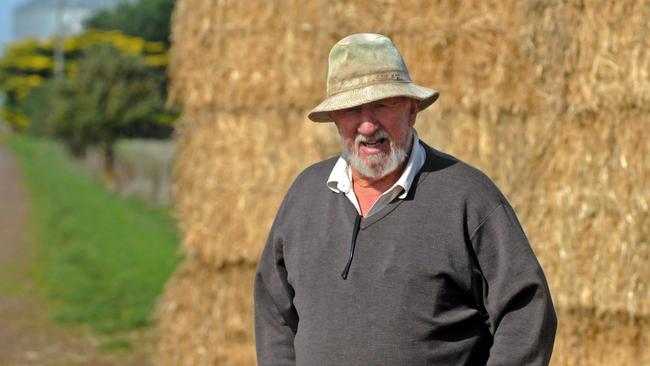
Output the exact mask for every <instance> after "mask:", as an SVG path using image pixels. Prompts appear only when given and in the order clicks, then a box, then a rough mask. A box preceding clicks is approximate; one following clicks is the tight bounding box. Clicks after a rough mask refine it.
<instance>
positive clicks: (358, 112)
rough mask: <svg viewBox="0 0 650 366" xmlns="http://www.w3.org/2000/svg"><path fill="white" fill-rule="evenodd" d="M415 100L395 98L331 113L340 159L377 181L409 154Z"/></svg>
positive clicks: (415, 108)
mask: <svg viewBox="0 0 650 366" xmlns="http://www.w3.org/2000/svg"><path fill="white" fill-rule="evenodd" d="M417 112H418V104H417V101H416V100H414V99H410V98H405V97H395V98H387V99H382V100H378V101H375V102H371V103H366V104H362V105H360V106H358V107H353V108H348V109H342V110H338V111H334V112H331V117H332V119H333V120H334V123H335V124H336V127H337V128H338V130H339V134H340V135H341V140H342V145H343V157H344V158H345V159H346V160H347V161H348V163H349V164H350V165H351V166H352V169H353V170H355V171H356V172H357V173H359V174H361V175H362V176H364V177H366V178H371V179H380V178H382V177H384V176H386V175H387V174H389V173H391V172H393V171H394V170H395V169H397V168H398V167H399V166H400V164H401V163H402V162H404V160H405V159H406V157H407V156H408V154H409V151H410V147H411V140H412V134H413V131H412V129H411V127H412V126H413V125H414V124H415V116H416V115H417Z"/></svg>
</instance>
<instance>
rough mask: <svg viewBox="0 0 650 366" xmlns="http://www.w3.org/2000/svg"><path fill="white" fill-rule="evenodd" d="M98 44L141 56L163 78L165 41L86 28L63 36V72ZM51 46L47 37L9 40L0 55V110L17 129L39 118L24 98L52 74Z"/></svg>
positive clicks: (73, 68) (71, 69)
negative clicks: (32, 114)
mask: <svg viewBox="0 0 650 366" xmlns="http://www.w3.org/2000/svg"><path fill="white" fill-rule="evenodd" d="M102 44H104V45H112V46H113V47H114V48H117V49H119V50H120V52H122V53H125V54H131V55H142V56H144V59H145V62H146V63H147V65H148V66H149V68H150V69H151V70H152V71H153V72H155V73H157V74H158V77H160V78H165V67H166V65H167V58H168V55H167V52H166V51H167V50H166V47H165V45H164V44H163V43H161V42H147V41H145V40H144V39H142V38H138V37H131V36H127V35H125V34H123V33H122V32H119V31H88V32H84V33H82V34H78V35H74V36H71V37H68V38H66V39H65V40H64V49H65V59H66V75H68V76H70V75H72V74H74V73H75V72H76V70H77V62H78V60H79V58H80V57H81V56H82V55H83V54H84V50H85V49H87V48H89V47H92V46H94V45H102ZM52 47H53V45H52V41H51V40H46V41H39V40H36V39H27V40H23V41H20V42H14V43H11V44H10V45H9V46H8V47H7V49H6V50H5V53H4V55H2V57H1V58H0V92H2V93H3V94H4V97H5V98H4V104H3V105H2V110H1V111H0V114H1V116H2V118H3V119H4V120H6V121H7V122H9V124H10V125H12V126H13V127H14V128H15V129H17V130H22V129H24V128H26V127H28V126H29V124H30V123H34V122H35V123H40V122H41V121H34V120H32V119H31V118H28V116H27V113H26V110H25V106H24V102H25V98H26V97H27V96H28V95H29V94H30V92H31V91H32V89H34V88H37V87H38V86H39V85H41V84H42V83H43V82H45V81H47V80H49V79H51V78H52V76H53V69H54V61H53V59H52V54H53V51H52ZM160 88H161V91H162V92H163V93H165V85H164V83H161V85H160ZM36 106H37V105H36ZM32 111H34V110H33V108H32Z"/></svg>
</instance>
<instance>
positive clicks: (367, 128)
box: [357, 108, 379, 135]
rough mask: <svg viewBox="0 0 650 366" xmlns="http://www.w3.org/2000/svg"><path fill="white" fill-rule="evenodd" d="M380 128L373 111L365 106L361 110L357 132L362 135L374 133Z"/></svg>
mask: <svg viewBox="0 0 650 366" xmlns="http://www.w3.org/2000/svg"><path fill="white" fill-rule="evenodd" d="M378 129H379V124H378V123H377V120H376V119H375V117H374V116H373V115H372V113H371V111H369V110H368V109H366V108H364V109H363V110H362V112H361V123H359V126H358V127H357V132H358V133H360V134H362V135H372V134H373V133H375V132H376V131H377V130H378Z"/></svg>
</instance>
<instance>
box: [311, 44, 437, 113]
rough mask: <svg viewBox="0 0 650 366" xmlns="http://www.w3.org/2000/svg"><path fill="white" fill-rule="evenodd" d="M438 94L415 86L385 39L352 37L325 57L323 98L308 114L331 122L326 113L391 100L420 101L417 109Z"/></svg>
mask: <svg viewBox="0 0 650 366" xmlns="http://www.w3.org/2000/svg"><path fill="white" fill-rule="evenodd" d="M438 95H439V93H438V92H437V91H435V90H433V89H429V88H425V87H422V86H419V85H415V84H414V83H413V82H412V81H411V77H410V76H409V72H408V70H407V69H406V64H405V63H404V59H402V55H401V54H400V53H399V51H398V50H397V47H395V45H394V44H393V42H392V41H391V40H390V39H389V38H388V37H386V36H383V35H381V34H372V33H359V34H353V35H350V36H347V37H345V38H343V39H342V40H340V41H338V42H337V43H336V44H335V45H334V47H332V50H331V51H330V56H329V68H328V70H327V98H326V99H325V100H324V101H323V102H322V103H321V104H319V105H318V106H317V107H316V108H314V109H313V110H312V111H311V112H309V115H308V117H309V119H311V120H312V121H314V122H332V118H331V117H330V115H329V112H331V111H335V110H339V109H345V108H351V107H355V106H359V105H361V104H365V103H369V102H373V101H376V100H380V99H385V98H391V97H410V98H414V99H417V100H419V101H420V110H423V109H425V108H427V107H428V106H430V105H431V104H433V102H435V101H436V99H438Z"/></svg>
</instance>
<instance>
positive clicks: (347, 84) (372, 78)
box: [327, 71, 411, 96]
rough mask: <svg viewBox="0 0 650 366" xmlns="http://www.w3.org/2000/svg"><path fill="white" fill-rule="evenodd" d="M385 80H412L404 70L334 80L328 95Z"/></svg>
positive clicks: (330, 84) (328, 87)
mask: <svg viewBox="0 0 650 366" xmlns="http://www.w3.org/2000/svg"><path fill="white" fill-rule="evenodd" d="M384 81H392V82H395V81H397V82H404V83H409V82H411V78H410V77H409V74H408V73H406V72H403V71H388V72H382V73H377V74H371V75H364V76H359V77H356V78H351V79H345V80H340V81H338V80H332V82H331V83H329V85H328V86H327V95H328V96H332V95H334V94H338V93H341V92H344V91H347V90H350V89H357V88H359V87H363V86H368V85H372V84H378V83H381V82H384Z"/></svg>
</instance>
